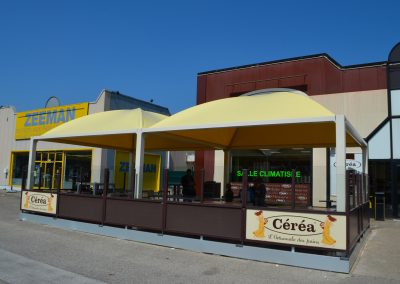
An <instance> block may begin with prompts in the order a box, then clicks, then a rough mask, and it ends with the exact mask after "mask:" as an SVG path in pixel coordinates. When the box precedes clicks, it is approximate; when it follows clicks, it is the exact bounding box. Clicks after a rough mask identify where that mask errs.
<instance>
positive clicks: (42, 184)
mask: <svg viewBox="0 0 400 284" xmlns="http://www.w3.org/2000/svg"><path fill="white" fill-rule="evenodd" d="M61 172H62V153H61V152H40V153H37V154H36V161H35V172H34V187H35V188H41V189H54V188H56V187H57V186H58V182H59V181H60V174H61Z"/></svg>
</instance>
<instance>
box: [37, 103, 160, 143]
mask: <svg viewBox="0 0 400 284" xmlns="http://www.w3.org/2000/svg"><path fill="white" fill-rule="evenodd" d="M166 117H167V116H165V115H162V114H158V113H154V112H149V111H144V110H142V109H140V108H137V109H133V110H113V111H105V112H99V113H94V114H90V115H87V116H84V117H80V118H77V119H74V120H71V121H69V122H67V123H64V124H62V125H60V126H58V127H56V128H53V129H52V130H50V131H48V132H46V133H45V134H43V135H41V136H40V137H38V139H39V140H44V141H51V142H58V143H66V144H75V145H84V146H92V147H101V148H113V149H121V150H132V149H134V148H135V143H136V133H137V131H138V130H139V129H143V128H146V127H150V126H151V125H153V124H154V123H156V122H159V121H160V120H163V119H165V118H166Z"/></svg>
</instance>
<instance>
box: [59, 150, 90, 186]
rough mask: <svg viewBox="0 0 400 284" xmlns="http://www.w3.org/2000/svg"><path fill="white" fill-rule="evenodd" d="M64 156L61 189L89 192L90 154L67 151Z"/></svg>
mask: <svg viewBox="0 0 400 284" xmlns="http://www.w3.org/2000/svg"><path fill="white" fill-rule="evenodd" d="M64 155H65V162H64V175H63V189H72V190H77V189H80V190H81V191H85V190H89V188H90V180H91V174H92V152H91V151H68V152H65V154H64ZM78 187H79V188H78Z"/></svg>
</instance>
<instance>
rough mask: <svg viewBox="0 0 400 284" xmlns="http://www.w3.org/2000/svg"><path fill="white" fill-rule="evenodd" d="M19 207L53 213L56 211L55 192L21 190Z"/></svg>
mask: <svg viewBox="0 0 400 284" xmlns="http://www.w3.org/2000/svg"><path fill="white" fill-rule="evenodd" d="M21 209H22V210H29V211H35V212H42V213H47V214H54V215H55V214H56V211H57V194H54V193H47V192H34V191H23V192H22V198H21Z"/></svg>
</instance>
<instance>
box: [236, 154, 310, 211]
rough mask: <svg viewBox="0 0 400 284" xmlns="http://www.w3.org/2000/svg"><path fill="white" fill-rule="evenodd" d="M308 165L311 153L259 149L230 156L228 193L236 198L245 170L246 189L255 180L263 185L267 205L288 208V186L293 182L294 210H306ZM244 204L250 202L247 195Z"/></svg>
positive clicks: (289, 198)
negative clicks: (304, 208) (230, 191)
mask: <svg viewBox="0 0 400 284" xmlns="http://www.w3.org/2000/svg"><path fill="white" fill-rule="evenodd" d="M311 165H312V149H303V148H293V149H262V150H252V151H237V152H233V153H232V173H231V181H232V189H233V191H234V194H235V195H239V192H240V189H241V186H240V184H241V181H242V177H243V169H247V170H248V181H249V187H250V188H251V187H252V186H253V183H254V182H255V181H257V180H258V181H261V182H262V183H264V184H265V186H266V189H267V193H266V198H265V201H266V204H267V205H277V206H291V205H292V200H293V199H292V195H293V192H292V182H293V181H294V182H295V204H296V206H310V205H311V196H312V193H311V175H312V174H311V173H312V166H311ZM293 174H294V180H293V179H292V176H293ZM249 199H250V200H249ZM248 201H250V203H251V202H252V193H251V191H250V193H249V194H248Z"/></svg>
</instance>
